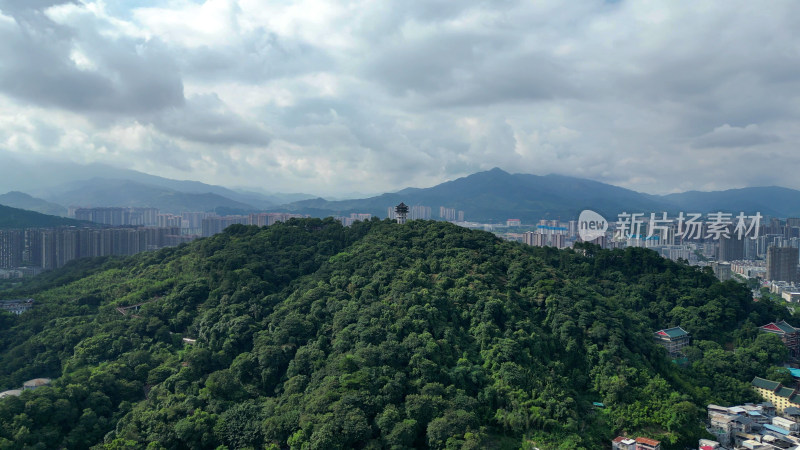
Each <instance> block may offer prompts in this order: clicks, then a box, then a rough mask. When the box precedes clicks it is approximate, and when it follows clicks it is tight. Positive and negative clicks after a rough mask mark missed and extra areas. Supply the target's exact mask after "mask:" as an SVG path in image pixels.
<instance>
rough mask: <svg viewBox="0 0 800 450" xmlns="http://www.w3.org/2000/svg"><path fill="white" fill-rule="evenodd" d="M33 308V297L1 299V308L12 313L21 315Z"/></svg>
mask: <svg viewBox="0 0 800 450" xmlns="http://www.w3.org/2000/svg"><path fill="white" fill-rule="evenodd" d="M31 308H33V299H32V298H21V299H16V300H2V301H0V310H2V311H8V312H10V313H11V314H16V315H20V314H22V313H24V312H25V311H28V310H29V309H31Z"/></svg>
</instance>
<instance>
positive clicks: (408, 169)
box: [0, 0, 800, 195]
mask: <svg viewBox="0 0 800 450" xmlns="http://www.w3.org/2000/svg"><path fill="white" fill-rule="evenodd" d="M798 18H800V7H798V6H797V5H796V4H795V3H793V2H772V3H770V4H769V5H768V6H764V5H759V4H754V3H752V2H734V3H725V4H720V3H718V2H694V3H692V4H691V5H677V4H668V3H661V4H658V3H656V4H652V3H651V4H640V3H636V2H627V1H608V2H590V1H581V2H569V3H566V2H536V3H535V4H527V3H522V2H520V3H517V2H504V3H500V4H498V3H493V4H486V3H483V2H459V3H458V4H457V5H456V4H450V3H436V2H434V3H424V4H408V3H407V2H381V3H380V4H375V3H370V2H355V3H352V4H348V5H345V4H343V3H339V2H328V1H323V0H305V1H301V2H295V3H290V4H280V3H273V4H270V5H267V6H264V5H261V4H260V3H257V2H252V1H246V0H241V1H233V0H209V1H205V2H189V1H176V2H166V1H164V2H159V1H153V2H146V3H144V4H141V3H140V2H113V3H110V2H101V1H90V0H86V1H81V2H72V1H66V0H46V1H37V2H29V1H20V0H5V1H2V2H0V37H1V38H2V39H0V52H2V54H3V60H4V65H3V67H2V68H0V111H2V112H0V151H3V152H6V154H10V155H12V156H14V157H17V158H21V159H24V160H30V161H45V160H48V161H52V160H62V161H72V162H78V163H91V162H98V163H104V164H111V165H114V166H116V167H126V168H134V169H136V170H140V171H143V172H146V173H152V174H155V175H160V176H166V177H170V178H176V179H191V180H199V181H203V182H206V183H210V184H216V185H224V186H243V187H250V188H255V187H258V188H263V189H266V190H270V191H279V192H297V191H305V192H311V193H320V192H325V193H328V194H332V195H341V194H342V193H350V192H367V193H376V192H391V191H394V190H397V189H401V188H404V187H407V186H431V185H435V184H437V183H440V182H442V181H445V180H449V179H454V178H457V177H459V176H464V175H467V174H470V173H474V172H477V171H481V170H486V169H489V168H492V167H500V168H503V169H505V170H510V171H514V172H522V173H533V174H539V175H544V174H547V173H559V174H566V175H571V176H577V177H582V178H588V179H593V180H598V181H602V182H606V183H610V184H614V185H618V186H622V187H626V188H630V189H635V190H637V191H641V192H648V193H653V194H662V193H669V192H676V191H686V190H691V189H699V190H717V189H727V188H736V187H742V186H762V185H782V186H787V187H791V188H800V181H798V180H797V178H796V177H795V176H793V174H792V173H791V171H790V170H782V169H781V168H783V167H796V166H797V163H798V161H800V155H798V154H797V153H796V152H795V151H794V145H793V144H794V143H795V142H797V135H798V127H797V125H796V124H797V123H798V122H797V118H798V115H800V111H798V109H797V108H796V107H795V106H794V105H795V104H796V103H797V102H796V98H797V92H798V89H797V88H798V85H800V77H798V75H797V74H798V73H800V71H798V70H797V64H798V63H797V58H792V57H790V56H789V57H787V55H791V54H793V52H794V50H793V49H794V46H793V43H794V42H795V41H796V39H795V37H794V35H795V33H794V27H795V25H794V24H795V23H797V19H798ZM787 52H788V53H787ZM43 67H46V68H48V70H41V69H42V68H43ZM767 155H768V157H767ZM776 161H779V162H780V165H779V166H777V167H776V165H775V162H776Z"/></svg>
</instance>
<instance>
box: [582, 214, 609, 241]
mask: <svg viewBox="0 0 800 450" xmlns="http://www.w3.org/2000/svg"><path fill="white" fill-rule="evenodd" d="M606 230H608V221H606V219H604V218H603V216H601V215H600V214H597V213H596V212H594V211H592V210H589V209H585V210H583V211H581V215H580V216H578V236H580V237H581V239H583V241H584V242H589V241H593V240H595V239H597V238H599V237H601V236H605V235H606Z"/></svg>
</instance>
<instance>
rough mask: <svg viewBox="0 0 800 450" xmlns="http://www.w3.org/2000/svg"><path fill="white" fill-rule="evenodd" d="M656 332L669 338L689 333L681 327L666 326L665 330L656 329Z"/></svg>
mask: <svg viewBox="0 0 800 450" xmlns="http://www.w3.org/2000/svg"><path fill="white" fill-rule="evenodd" d="M656 334H657V335H659V336H664V337H669V338H677V337H682V336H688V335H689V333H687V332H686V330H684V329H683V328H681V327H672V328H667V329H666V330H658V331H656Z"/></svg>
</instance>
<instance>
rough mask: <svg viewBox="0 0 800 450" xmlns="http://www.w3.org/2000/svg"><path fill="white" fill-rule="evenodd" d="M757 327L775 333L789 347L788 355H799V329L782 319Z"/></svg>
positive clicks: (794, 356)
mask: <svg viewBox="0 0 800 450" xmlns="http://www.w3.org/2000/svg"><path fill="white" fill-rule="evenodd" d="M758 329H760V330H761V331H763V332H765V333H772V334H777V335H778V337H780V338H781V341H783V343H784V345H786V348H788V349H789V355H790V356H791V357H792V358H797V357H800V329H797V328H795V327H793V326H791V325H789V324H788V323H786V321H784V320H781V321H779V322H771V323H768V324H766V325H764V326H760V327H758Z"/></svg>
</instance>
